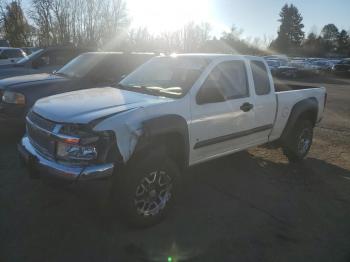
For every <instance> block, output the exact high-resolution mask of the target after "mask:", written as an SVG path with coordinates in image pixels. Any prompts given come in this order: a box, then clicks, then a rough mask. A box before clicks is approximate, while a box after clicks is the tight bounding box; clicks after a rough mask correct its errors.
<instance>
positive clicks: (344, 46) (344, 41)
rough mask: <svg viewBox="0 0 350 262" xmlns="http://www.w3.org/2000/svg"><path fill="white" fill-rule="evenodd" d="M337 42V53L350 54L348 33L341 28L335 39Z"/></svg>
mask: <svg viewBox="0 0 350 262" xmlns="http://www.w3.org/2000/svg"><path fill="white" fill-rule="evenodd" d="M337 44H338V53H339V54H342V55H348V54H350V38H349V35H348V32H346V31H345V30H341V31H340V33H339V35H338V39H337Z"/></svg>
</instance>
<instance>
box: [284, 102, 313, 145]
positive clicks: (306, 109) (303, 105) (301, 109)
mask: <svg viewBox="0 0 350 262" xmlns="http://www.w3.org/2000/svg"><path fill="white" fill-rule="evenodd" d="M305 113H311V114H312V116H313V118H314V119H311V121H312V123H313V125H315V123H316V120H317V114H318V102H317V99H316V98H315V97H310V98H307V99H303V100H301V101H299V102H297V103H296V104H295V105H294V106H293V108H292V110H291V113H290V115H289V117H288V121H287V124H286V126H285V128H284V130H283V132H282V135H281V139H280V140H281V141H282V142H284V141H286V140H287V138H288V137H289V134H290V132H291V131H292V130H293V127H294V126H295V124H296V123H297V121H298V120H299V119H300V117H301V116H302V115H303V114H305Z"/></svg>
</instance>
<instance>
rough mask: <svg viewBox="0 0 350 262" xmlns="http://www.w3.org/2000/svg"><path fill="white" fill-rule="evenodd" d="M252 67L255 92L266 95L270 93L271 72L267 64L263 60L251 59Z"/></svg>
mask: <svg viewBox="0 0 350 262" xmlns="http://www.w3.org/2000/svg"><path fill="white" fill-rule="evenodd" d="M250 67H251V68H252V73H253V80H254V87H255V93H256V94H257V95H266V94H268V93H270V90H271V88H270V80H269V74H268V72H267V68H266V66H265V64H264V63H263V62H261V61H250Z"/></svg>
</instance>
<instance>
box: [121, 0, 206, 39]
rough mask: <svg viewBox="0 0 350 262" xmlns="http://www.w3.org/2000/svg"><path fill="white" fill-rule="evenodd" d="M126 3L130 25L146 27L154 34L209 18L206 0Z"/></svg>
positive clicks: (152, 0)
mask: <svg viewBox="0 0 350 262" xmlns="http://www.w3.org/2000/svg"><path fill="white" fill-rule="evenodd" d="M127 4H128V5H127V6H128V10H129V11H130V13H131V17H132V21H131V24H132V27H136V28H137V27H147V28H148V30H149V31H150V32H151V33H154V34H159V33H162V32H167V31H175V30H178V29H180V28H181V27H183V26H184V25H185V24H186V23H189V22H192V21H193V22H195V23H201V22H204V21H209V20H210V17H209V3H208V0H176V1H173V0H148V1H140V0H129V1H127Z"/></svg>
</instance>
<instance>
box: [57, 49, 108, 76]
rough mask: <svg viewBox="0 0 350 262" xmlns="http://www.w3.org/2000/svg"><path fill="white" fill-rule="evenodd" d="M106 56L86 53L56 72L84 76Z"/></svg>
mask: <svg viewBox="0 0 350 262" xmlns="http://www.w3.org/2000/svg"><path fill="white" fill-rule="evenodd" d="M104 58H105V55H104V54H96V53H85V54H82V55H80V56H78V57H76V58H74V59H73V60H71V61H70V62H68V63H67V64H66V65H65V66H63V67H62V68H61V69H60V70H58V71H57V72H56V74H58V75H64V76H67V77H70V78H82V77H85V76H86V75H87V74H88V73H89V72H90V71H91V70H92V69H94V68H95V67H96V66H97V65H99V64H100V63H101V61H102V60H103V59H104Z"/></svg>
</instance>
